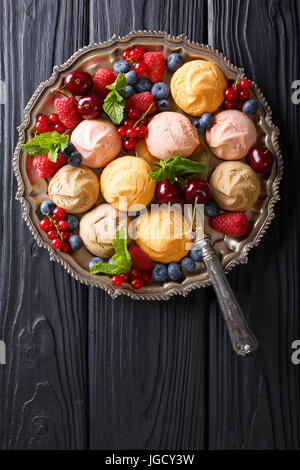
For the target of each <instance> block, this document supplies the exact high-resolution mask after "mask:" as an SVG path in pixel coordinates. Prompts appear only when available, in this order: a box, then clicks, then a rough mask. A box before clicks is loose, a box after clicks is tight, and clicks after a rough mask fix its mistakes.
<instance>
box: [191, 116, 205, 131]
mask: <svg viewBox="0 0 300 470" xmlns="http://www.w3.org/2000/svg"><path fill="white" fill-rule="evenodd" d="M193 126H195V127H196V129H197V132H198V134H199V135H201V134H204V132H205V130H206V127H204V123H203V122H202V121H201V119H195V120H194V121H193Z"/></svg>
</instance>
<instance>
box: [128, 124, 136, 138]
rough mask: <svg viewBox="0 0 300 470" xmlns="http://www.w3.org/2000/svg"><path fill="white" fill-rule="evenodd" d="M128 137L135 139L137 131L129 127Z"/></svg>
mask: <svg viewBox="0 0 300 470" xmlns="http://www.w3.org/2000/svg"><path fill="white" fill-rule="evenodd" d="M126 135H127V136H128V137H130V138H131V139H134V138H135V136H136V130H135V129H134V128H133V127H129V128H128V129H127V131H126Z"/></svg>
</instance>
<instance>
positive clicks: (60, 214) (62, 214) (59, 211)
mask: <svg viewBox="0 0 300 470" xmlns="http://www.w3.org/2000/svg"><path fill="white" fill-rule="evenodd" d="M53 217H55V219H57V220H63V219H65V218H66V217H67V213H66V211H65V210H64V209H63V208H62V207H55V209H54V210H53Z"/></svg>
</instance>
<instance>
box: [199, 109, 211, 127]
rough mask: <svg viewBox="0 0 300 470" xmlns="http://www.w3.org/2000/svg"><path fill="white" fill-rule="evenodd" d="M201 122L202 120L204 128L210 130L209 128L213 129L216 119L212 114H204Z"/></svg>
mask: <svg viewBox="0 0 300 470" xmlns="http://www.w3.org/2000/svg"><path fill="white" fill-rule="evenodd" d="M200 120H201V123H202V126H203V127H204V128H205V129H208V128H209V127H211V126H212V124H213V122H214V118H213V116H212V114H210V113H204V114H202V116H201V117H200Z"/></svg>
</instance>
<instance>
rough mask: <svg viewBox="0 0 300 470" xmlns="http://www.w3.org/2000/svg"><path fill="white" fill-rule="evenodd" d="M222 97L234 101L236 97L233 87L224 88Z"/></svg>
mask: <svg viewBox="0 0 300 470" xmlns="http://www.w3.org/2000/svg"><path fill="white" fill-rule="evenodd" d="M224 97H225V98H226V100H229V101H234V100H235V98H236V92H235V91H234V89H233V88H226V90H225V91H224Z"/></svg>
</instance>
